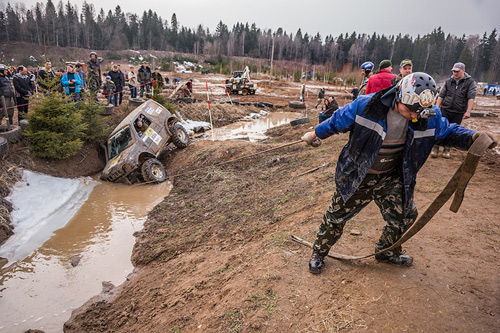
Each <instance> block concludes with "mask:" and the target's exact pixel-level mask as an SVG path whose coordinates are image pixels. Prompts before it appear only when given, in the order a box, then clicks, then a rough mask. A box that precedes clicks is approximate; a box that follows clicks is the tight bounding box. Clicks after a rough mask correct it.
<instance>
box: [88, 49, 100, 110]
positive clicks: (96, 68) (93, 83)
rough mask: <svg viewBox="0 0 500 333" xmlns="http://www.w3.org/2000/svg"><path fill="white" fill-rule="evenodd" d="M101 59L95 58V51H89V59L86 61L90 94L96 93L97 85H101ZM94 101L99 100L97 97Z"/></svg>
mask: <svg viewBox="0 0 500 333" xmlns="http://www.w3.org/2000/svg"><path fill="white" fill-rule="evenodd" d="M101 76H102V74H101V59H99V58H97V53H95V52H90V59H89V61H87V83H88V87H89V91H90V93H91V95H97V91H99V87H100V86H101V85H102V78H101ZM95 99H96V102H99V100H98V99H97V97H96V98H95Z"/></svg>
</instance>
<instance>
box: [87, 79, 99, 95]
mask: <svg viewBox="0 0 500 333" xmlns="http://www.w3.org/2000/svg"><path fill="white" fill-rule="evenodd" d="M87 85H88V88H89V90H90V92H91V94H96V93H97V92H98V91H99V88H100V87H99V82H98V81H97V79H94V78H92V79H89V81H88V84H87Z"/></svg>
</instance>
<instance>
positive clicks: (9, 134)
mask: <svg viewBox="0 0 500 333" xmlns="http://www.w3.org/2000/svg"><path fill="white" fill-rule="evenodd" d="M0 136H1V137H4V138H5V139H6V140H7V141H9V142H10V143H16V142H19V141H20V140H21V137H22V134H21V127H19V126H17V125H10V130H9V129H8V126H7V125H0Z"/></svg>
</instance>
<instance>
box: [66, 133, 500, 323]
mask: <svg viewBox="0 0 500 333" xmlns="http://www.w3.org/2000/svg"><path fill="white" fill-rule="evenodd" d="M308 126H309V125H301V126H297V127H296V128H292V127H290V126H289V125H286V126H283V127H282V128H279V129H275V130H272V131H271V132H272V133H273V134H272V135H275V136H276V138H279V140H275V139H273V138H272V139H270V140H269V143H268V144H248V143H242V142H215V143H212V142H198V143H196V144H194V145H191V146H189V147H188V148H187V149H186V150H184V151H179V152H173V153H172V156H170V157H173V158H168V159H167V164H168V165H167V167H168V169H169V170H172V171H173V173H175V174H180V175H177V176H175V178H174V179H173V181H174V188H173V191H172V193H171V194H170V195H169V196H168V197H166V198H165V200H164V201H163V202H162V203H161V204H160V205H158V206H157V207H156V208H155V209H154V210H153V211H152V212H151V213H150V214H149V218H148V221H147V222H146V224H145V227H144V229H143V230H142V231H140V232H138V233H137V234H136V236H137V237H138V238H137V244H136V246H135V249H134V254H133V262H134V264H135V265H136V266H138V267H140V269H139V270H137V271H136V272H135V274H134V275H133V276H131V277H130V279H129V281H127V282H125V283H124V284H123V285H122V286H121V287H120V288H117V289H119V290H118V292H115V293H114V294H113V295H112V296H110V297H105V298H100V299H98V300H97V301H96V302H95V301H94V302H89V303H88V304H87V305H86V306H84V307H82V308H81V309H79V310H77V311H75V312H74V313H73V316H72V318H71V319H70V321H68V322H67V323H66V325H65V331H67V332H82V331H102V332H104V331H118V332H130V331H139V330H140V331H150V332H165V331H188V332H191V331H196V330H200V331H210V332H225V331H227V332H239V331H241V332H251V331H269V332H282V331H322V332H323V331H324V332H338V331H345V330H350V331H360V330H367V331H382V330H384V331H404V330H410V331H441V330H450V331H472V330H474V331H495V330H496V328H497V327H499V325H500V319H499V318H500V313H499V312H498V298H497V294H498V293H497V292H498V285H497V281H496V279H495V278H494V276H496V274H497V272H498V270H499V269H500V264H499V261H498V256H499V255H500V249H499V244H498V239H499V238H500V225H499V224H498V222H497V221H496V220H495V219H494V218H493V217H494V216H497V215H498V213H499V212H500V211H499V208H498V207H497V206H495V205H492V204H491V203H493V202H497V201H498V198H499V195H498V193H497V191H496V190H495V189H497V188H498V186H499V185H500V180H499V179H498V177H495V175H497V174H498V172H499V170H500V168H499V163H500V161H499V158H498V155H494V154H491V153H489V155H488V164H487V165H484V164H481V166H480V168H479V170H478V174H477V175H476V176H475V177H474V179H473V181H471V184H469V188H468V192H467V194H466V200H465V201H464V204H463V206H462V208H461V210H460V211H459V212H458V213H457V214H453V213H451V212H449V211H447V210H443V211H441V212H439V213H438V215H437V216H436V218H435V220H434V221H433V222H431V223H430V224H429V225H428V226H426V228H424V230H422V231H421V232H420V233H419V235H417V236H416V237H415V238H414V239H412V240H411V241H410V242H408V243H407V244H406V246H405V248H406V249H407V251H408V252H409V253H411V254H412V255H413V256H414V257H415V264H414V266H413V267H411V268H408V269H400V268H395V267H392V266H390V265H387V264H382V263H377V262H376V261H374V260H373V259H368V260H361V261H335V260H332V259H327V260H326V264H327V268H326V270H325V271H324V272H323V273H322V274H321V275H320V276H313V275H311V274H310V273H309V272H308V271H307V262H308V260H309V256H310V253H311V251H310V249H307V248H305V247H303V246H301V245H298V244H296V243H293V242H292V241H290V235H291V234H297V235H299V236H301V237H303V238H305V239H307V240H313V239H314V236H315V233H316V231H317V228H318V226H319V223H320V222H321V217H322V214H323V212H324V210H325V209H326V207H327V206H328V204H329V201H330V198H331V196H332V194H333V190H334V188H335V183H334V178H333V175H334V169H335V161H336V159H337V157H338V154H339V151H340V149H341V148H342V146H343V145H344V144H345V143H346V141H347V135H341V136H336V137H334V138H331V139H329V140H326V141H324V144H323V145H322V146H321V147H319V148H317V149H312V148H309V147H307V146H305V145H304V144H298V145H294V146H290V147H287V148H284V149H281V150H279V151H274V152H270V153H266V154H263V155H260V156H256V157H253V158H249V159H245V160H242V161H239V162H237V163H233V164H227V165H223V166H221V165H219V166H217V165H214V163H216V162H219V161H228V160H231V159H234V158H238V157H241V156H243V155H248V154H251V153H254V152H257V151H262V150H264V149H268V148H270V147H276V146H278V145H280V144H282V143H283V141H282V140H288V141H293V140H296V139H298V138H299V137H300V135H301V134H302V133H303V132H305V131H306V130H308ZM280 135H284V137H283V136H280ZM277 141H279V142H277ZM463 157H464V154H463V153H455V154H454V155H453V158H452V160H446V161H445V160H442V159H438V160H431V161H429V163H428V164H427V165H426V166H424V168H423V170H422V171H421V175H420V177H419V180H418V182H419V183H418V185H417V189H416V203H417V206H418V207H419V208H420V210H421V211H423V210H422V209H423V207H425V206H426V205H427V204H429V202H430V201H431V200H432V199H433V198H434V197H435V196H436V195H437V193H439V191H440V190H441V189H442V187H443V186H444V184H445V183H446V181H447V179H448V178H449V176H450V174H452V171H453V170H454V169H455V168H456V167H457V166H458V165H459V164H460V162H461V160H462V159H463ZM317 166H322V167H321V168H319V169H318V170H317V171H315V172H311V173H307V174H304V175H302V174H303V173H304V172H306V171H308V170H310V169H312V168H314V167H317ZM383 225H384V223H383V221H382V218H381V217H380V213H379V212H378V208H377V207H376V206H375V205H374V204H371V205H369V206H368V207H367V208H366V209H365V210H364V211H362V212H361V213H360V214H359V216H357V217H355V218H354V219H353V220H352V221H351V222H349V223H348V224H347V226H346V228H345V231H344V236H343V237H342V238H341V241H340V242H339V243H338V245H337V246H336V251H337V252H342V253H346V254H361V253H370V252H371V251H372V250H373V243H374V242H375V241H376V240H377V239H378V237H379V234H380V232H381V228H382V227H383ZM351 231H353V232H351ZM354 231H356V232H354ZM422 318H425V320H422Z"/></svg>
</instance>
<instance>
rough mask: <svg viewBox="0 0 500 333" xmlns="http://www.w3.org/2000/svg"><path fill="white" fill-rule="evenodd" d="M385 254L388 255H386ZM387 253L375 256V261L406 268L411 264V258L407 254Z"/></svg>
mask: <svg viewBox="0 0 500 333" xmlns="http://www.w3.org/2000/svg"><path fill="white" fill-rule="evenodd" d="M387 252H389V253H390V254H386V253H387ZM387 252H384V253H381V254H376V255H375V259H377V261H382V262H388V263H390V264H393V265H397V266H401V267H408V266H411V264H412V263H413V257H411V256H409V255H407V254H401V253H395V252H391V251H387Z"/></svg>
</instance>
